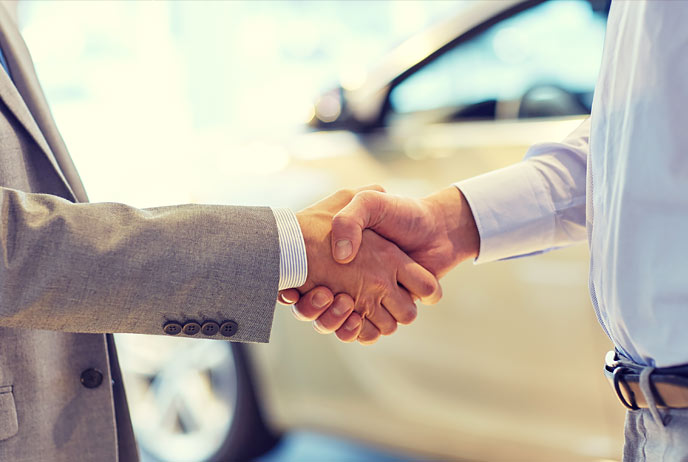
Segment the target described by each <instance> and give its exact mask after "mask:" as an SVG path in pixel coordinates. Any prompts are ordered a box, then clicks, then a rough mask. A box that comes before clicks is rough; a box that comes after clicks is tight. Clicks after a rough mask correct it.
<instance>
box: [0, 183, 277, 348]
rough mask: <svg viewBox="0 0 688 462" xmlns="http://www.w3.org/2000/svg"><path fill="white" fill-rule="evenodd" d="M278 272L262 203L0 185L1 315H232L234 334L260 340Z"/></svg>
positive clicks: (123, 320)
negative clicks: (155, 204)
mask: <svg viewBox="0 0 688 462" xmlns="http://www.w3.org/2000/svg"><path fill="white" fill-rule="evenodd" d="M278 276H279V245H278V239H277V231H276V226H275V220H274V217H273V215H272V212H271V211H270V209H268V208H248V207H229V206H204V205H186V206H177V207H164V208H157V209H148V210H140V209H136V208H132V207H128V206H125V205H122V204H73V203H71V202H68V201H64V200H62V199H59V198H57V197H55V196H49V195H42V194H28V193H23V192H19V191H15V190H11V189H4V188H0V300H1V303H0V325H2V326H7V327H30V328H34V329H35V328H38V329H50V330H65V331H76V332H134V333H147V334H162V333H163V331H162V326H163V325H164V324H165V323H166V322H168V321H173V320H174V321H178V322H180V323H184V322H186V321H187V320H195V321H197V322H203V321H204V320H214V321H217V322H222V321H225V320H234V321H236V322H237V324H238V325H239V330H238V332H237V334H236V336H235V338H233V340H246V341H267V340H268V338H269V332H270V326H271V321H272V311H273V310H274V300H275V297H276V293H277V281H278ZM221 318H222V319H221Z"/></svg>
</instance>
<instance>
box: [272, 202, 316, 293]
mask: <svg viewBox="0 0 688 462" xmlns="http://www.w3.org/2000/svg"><path fill="white" fill-rule="evenodd" d="M272 213H273V214H274V215H275V221H276V222H277V235H278V238H279V247H280V265H279V290H284V289H291V288H292V287H301V286H302V285H304V284H305V283H306V277H307V276H308V259H307V257H306V244H305V242H304V241H303V234H302V233H301V227H300V226H299V222H298V220H297V219H296V215H294V212H292V211H291V210H289V209H284V208H273V209H272Z"/></svg>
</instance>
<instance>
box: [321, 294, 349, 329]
mask: <svg viewBox="0 0 688 462" xmlns="http://www.w3.org/2000/svg"><path fill="white" fill-rule="evenodd" d="M353 311H354V299H353V298H351V297H350V296H349V295H347V294H337V296H335V297H334V302H332V305H330V307H329V308H328V309H326V310H325V311H324V312H323V314H321V315H320V316H319V317H318V318H317V319H316V320H315V321H313V325H314V327H315V330H317V331H318V332H320V333H321V334H330V333H332V332H334V331H335V330H337V329H339V328H340V327H341V326H342V324H344V322H345V321H346V320H347V319H348V318H349V315H350V314H351V313H352V312H353Z"/></svg>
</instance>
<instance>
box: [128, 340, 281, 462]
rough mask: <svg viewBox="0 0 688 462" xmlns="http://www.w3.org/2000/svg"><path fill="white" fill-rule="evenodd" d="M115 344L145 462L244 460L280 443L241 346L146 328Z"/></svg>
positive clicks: (222, 461) (135, 431)
mask: <svg viewBox="0 0 688 462" xmlns="http://www.w3.org/2000/svg"><path fill="white" fill-rule="evenodd" d="M116 343H117V351H118V355H119V359H120V363H121V366H122V375H123V377H124V383H125V387H126V391H127V398H128V400H129V407H130V412H131V417H132V423H133V426H134V433H135V435H136V439H137V441H138V444H139V447H140V449H141V452H142V459H143V461H144V462H188V461H192V460H193V461H199V462H200V461H202V462H224V461H243V460H250V459H251V458H253V457H256V456H258V455H260V454H262V453H264V452H266V451H267V450H269V449H270V448H272V447H273V446H274V445H275V444H276V442H277V438H276V437H275V436H274V435H273V434H272V433H271V432H270V431H269V430H268V429H267V427H266V426H265V424H264V422H263V419H262V417H261V414H260V410H259V407H258V403H257V400H256V395H255V392H254V389H253V383H252V380H251V376H250V373H249V367H248V364H247V359H246V354H245V351H244V349H243V348H244V347H243V346H242V345H239V344H233V343H230V342H224V341H218V340H206V339H189V338H171V337H159V336H141V335H118V336H117V338H116Z"/></svg>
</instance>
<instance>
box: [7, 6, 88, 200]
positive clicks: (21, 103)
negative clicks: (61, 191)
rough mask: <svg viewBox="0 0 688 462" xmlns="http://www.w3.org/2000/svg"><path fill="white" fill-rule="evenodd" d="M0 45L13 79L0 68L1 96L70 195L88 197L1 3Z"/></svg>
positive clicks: (81, 198)
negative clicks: (56, 154)
mask: <svg viewBox="0 0 688 462" xmlns="http://www.w3.org/2000/svg"><path fill="white" fill-rule="evenodd" d="M0 46H1V47H2V50H3V52H4V54H5V59H6V60H7V64H8V66H9V68H10V73H11V74H12V78H13V80H14V83H13V82H12V80H10V78H9V76H8V75H7V73H5V72H4V71H2V69H0V98H2V100H3V102H4V103H5V104H6V105H7V107H8V108H9V109H10V111H12V113H13V114H14V116H15V117H16V118H17V120H18V121H19V122H20V123H21V124H22V126H23V127H24V128H25V129H26V131H27V132H28V133H29V134H30V135H31V137H32V138H33V139H34V140H35V141H36V144H38V146H39V147H40V148H41V151H43V154H44V155H45V156H46V157H47V158H48V160H49V161H50V163H51V165H52V166H53V168H54V169H55V173H56V174H57V175H58V176H59V177H60V179H61V180H62V181H63V183H64V185H65V187H66V189H67V191H68V192H69V193H70V194H71V195H72V197H71V199H73V200H78V201H83V202H85V201H87V200H88V199H87V197H86V193H85V191H84V189H83V186H82V184H81V180H80V179H79V176H78V174H77V173H76V169H75V168H74V165H73V164H72V162H71V159H70V158H69V155H68V154H67V151H66V148H65V147H64V144H63V142H62V138H61V137H60V135H59V132H58V131H57V127H55V124H54V122H53V121H52V116H51V115H50V110H49V108H48V105H47V102H46V101H45V99H44V98H43V92H42V90H41V88H40V85H39V83H38V79H37V77H36V74H35V72H34V70H33V64H32V61H31V57H30V55H29V52H28V49H27V48H26V45H25V44H24V40H23V39H22V38H21V36H20V35H19V31H18V30H17V28H16V26H15V25H14V22H13V21H12V19H11V18H10V16H9V15H8V13H7V12H6V11H5V9H4V7H0ZM44 133H45V135H46V136H44ZM49 139H50V141H52V142H50V141H49ZM54 151H57V152H60V151H63V152H60V154H62V156H61V157H63V159H62V162H60V161H59V160H58V159H57V158H56V157H55V155H54ZM64 158H66V159H64ZM63 164H64V165H63ZM68 177H71V178H68ZM70 180H71V181H70Z"/></svg>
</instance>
